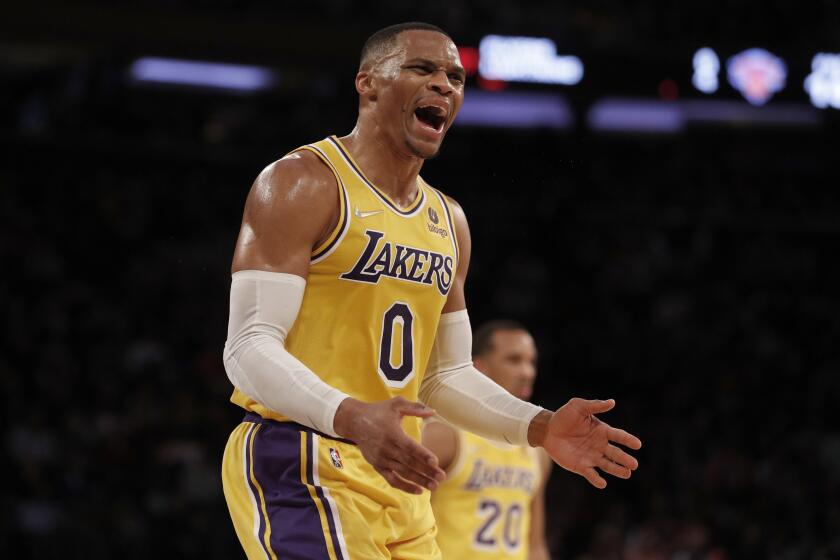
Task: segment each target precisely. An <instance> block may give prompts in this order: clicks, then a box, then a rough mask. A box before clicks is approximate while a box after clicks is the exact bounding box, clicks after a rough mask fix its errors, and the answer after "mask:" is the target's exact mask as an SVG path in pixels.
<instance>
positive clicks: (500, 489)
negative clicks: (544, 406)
mask: <svg viewBox="0 0 840 560" xmlns="http://www.w3.org/2000/svg"><path fill="white" fill-rule="evenodd" d="M472 356H473V364H474V365H475V368H476V369H477V370H479V371H481V372H482V373H484V374H485V375H486V376H487V377H489V378H490V379H492V380H493V381H495V382H496V383H498V384H499V385H500V386H501V387H503V388H504V389H505V390H507V391H508V392H509V393H511V394H512V395H515V396H516V397H519V398H520V399H522V400H528V398H530V396H531V392H532V389H533V386H534V379H535V378H536V374H537V368H536V365H537V348H536V346H535V345H534V339H533V338H532V337H531V335H530V334H529V333H528V331H527V330H525V327H523V326H522V325H520V324H519V323H516V322H514V321H492V322H490V323H486V324H485V325H482V326H481V327H480V328H479V329H478V330H476V332H475V337H474V338H473V350H472ZM423 445H424V446H426V447H427V448H428V449H429V450H431V451H432V453H434V454H435V455H436V456H437V458H438V461H439V463H438V464H439V465H440V468H442V469H443V470H445V471H446V474H447V478H446V480H445V481H443V482H442V483H441V484H440V486H439V487H438V489H437V490H435V491H434V492H433V493H432V510H433V511H434V513H435V521H436V522H437V526H438V534H437V542H438V545H439V546H440V549H441V552H442V553H443V557H444V558H475V559H487V560H490V559H494V560H507V559H528V560H548V559H549V555H548V547H547V546H546V542H545V501H544V493H545V483H546V482H547V480H548V475H549V473H550V470H551V459H549V457H548V456H547V455H546V454H545V453H543V452H541V451H540V450H538V449H537V448H534V447H530V446H515V445H510V444H508V443H504V442H499V441H493V440H489V439H485V438H482V437H480V436H477V435H475V434H471V433H469V432H465V431H463V430H458V429H456V428H453V427H452V426H450V425H449V424H446V423H444V422H440V421H438V420H437V419H434V418H433V419H429V420H428V421H427V422H426V424H425V425H424V427H423Z"/></svg>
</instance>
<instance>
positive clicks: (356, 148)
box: [222, 23, 641, 560]
mask: <svg viewBox="0 0 840 560" xmlns="http://www.w3.org/2000/svg"><path fill="white" fill-rule="evenodd" d="M355 85H356V90H357V92H358V93H359V117H358V120H357V123H356V127H355V128H354V129H353V131H352V132H351V133H350V134H348V135H347V136H344V137H341V138H338V137H335V136H331V137H329V138H326V139H324V140H321V141H319V142H315V143H314V144H309V145H306V146H303V147H301V148H299V149H297V150H294V151H293V152H291V153H290V154H288V155H286V156H285V157H283V158H282V159H280V160H278V161H276V162H274V163H273V164H271V165H269V166H268V167H267V168H266V169H265V170H263V171H262V172H261V173H260V175H259V176H258V177H257V179H256V181H255V182H254V185H253V187H252V188H251V192H250V194H249V195H248V199H247V201H246V203H245V211H244V216H243V220H242V227H241V229H240V232H239V238H238V240H237V244H236V249H235V252H234V257H233V265H232V271H233V277H232V281H231V293H230V321H229V325H228V338H227V342H226V344H225V353H224V360H225V369H226V371H227V374H228V377H229V378H230V380H231V382H232V383H233V385H234V387H235V390H234V393H233V396H232V397H231V400H232V401H233V402H234V403H236V404H238V405H240V406H241V407H243V408H244V409H245V410H246V411H247V412H246V414H245V418H244V421H243V422H242V424H240V425H239V426H238V427H237V428H236V429H235V430H234V431H233V433H232V434H231V436H230V438H229V440H228V444H227V446H226V448H225V456H224V459H223V467H222V469H223V473H222V479H223V486H224V491H225V498H226V500H227V503H228V508H229V510H230V514H231V517H232V519H233V524H234V527H235V529H236V533H237V536H238V537H239V539H240V542H241V543H242V546H243V548H244V549H245V552H246V554H247V555H248V557H249V558H271V559H274V558H283V559H289V558H300V559H307V560H313V559H321V558H329V559H331V560H335V559H338V560H346V559H349V558H354V559H361V558H364V559H368V558H394V559H415V558H416V559H419V558H424V559H427V558H432V559H434V558H439V557H440V551H439V549H438V546H437V544H436V542H435V538H434V537H435V524H434V517H433V515H432V510H431V506H430V503H429V493H428V492H426V491H425V490H427V489H428V490H434V489H435V488H437V486H438V484H439V483H440V482H441V481H442V480H443V479H444V478H445V476H446V475H445V473H444V471H443V470H442V469H441V468H440V467H439V465H438V461H437V458H436V457H435V455H434V454H433V453H432V452H431V451H429V450H428V449H427V448H425V447H423V446H422V445H421V444H420V443H419V440H420V422H421V419H423V418H428V417H430V416H432V415H433V414H435V413H436V412H437V414H439V415H440V416H441V417H443V418H445V419H446V420H447V421H449V422H450V423H452V424H453V425H456V426H459V427H461V428H463V429H466V430H470V431H473V432H475V433H478V434H480V435H482V436H485V437H488V438H494V439H498V440H501V441H507V442H509V443H512V444H515V445H525V444H529V445H531V446H541V447H543V448H544V449H545V450H546V452H547V453H548V454H549V455H550V456H551V457H552V458H553V459H554V460H555V461H556V462H557V463H558V464H560V465H561V466H563V467H565V468H567V469H569V470H571V471H574V472H576V473H578V474H581V475H582V476H584V477H586V478H587V480H589V482H590V483H592V484H593V485H595V486H596V487H598V488H603V487H604V486H605V485H606V481H605V480H604V479H603V478H602V477H601V476H600V474H599V473H598V472H597V471H596V470H595V469H596V468H598V469H601V470H602V471H603V472H606V473H609V474H612V475H614V476H618V477H620V478H628V477H629V476H630V474H631V471H632V470H633V469H635V468H636V467H637V466H638V463H637V461H636V460H635V459H634V458H633V457H631V456H630V455H629V454H627V453H626V452H625V451H623V450H622V449H620V448H619V447H617V446H616V445H613V443H611V442H615V443H617V444H621V445H625V446H628V447H630V448H633V449H638V448H639V447H640V446H641V442H640V441H639V440H638V439H637V438H636V437H634V436H632V435H630V434H628V433H627V432H624V431H623V430H618V429H615V428H612V427H610V426H608V425H607V424H605V423H603V422H601V421H600V420H598V419H597V418H596V417H595V416H594V415H595V414H597V413H600V412H606V411H607V410H609V409H611V408H612V407H613V406H614V404H615V403H614V401H612V400H608V401H600V400H598V401H588V400H582V399H572V400H571V401H569V403H567V404H566V405H565V406H563V407H562V408H560V409H559V410H557V411H556V412H553V413H552V412H550V411H546V410H543V409H542V408H540V407H537V406H534V405H532V404H530V403H527V402H524V401H521V400H519V399H517V398H515V397H513V396H512V395H510V394H509V393H508V392H507V391H505V390H504V389H502V388H501V387H499V386H498V385H496V384H495V383H493V382H492V381H491V380H490V379H489V378H487V377H486V376H484V375H482V374H481V373H479V372H478V371H476V370H475V369H474V368H473V366H472V361H471V359H470V358H471V356H470V348H471V336H472V335H471V330H470V324H469V318H468V315H467V311H466V305H465V302H464V281H465V279H466V275H467V268H468V266H469V259H470V234H469V228H468V227H467V221H466V219H465V217H464V212H463V211H462V210H461V208H460V207H459V206H458V205H457V204H456V203H455V202H454V201H452V200H451V199H449V198H447V197H445V196H444V195H443V194H441V193H440V191H438V190H437V189H434V188H432V187H431V186H430V185H428V184H427V183H426V182H425V181H423V179H422V178H421V177H420V175H419V172H420V168H421V167H422V165H423V162H424V161H425V160H426V159H428V158H431V157H433V156H435V155H436V154H437V153H438V150H439V149H440V146H441V142H442V141H443V137H444V135H445V133H446V131H447V130H448V129H449V127H450V126H451V124H452V121H453V120H454V119H455V115H456V114H457V113H458V109H459V108H460V106H461V102H462V101H463V95H464V69H463V67H462V66H461V63H460V60H459V57H458V51H457V49H456V47H455V44H454V43H453V42H452V40H451V39H450V38H449V36H448V35H446V33H445V32H443V31H441V30H440V29H438V28H436V27H434V26H430V25H427V24H420V23H411V24H403V25H398V26H393V27H389V28H386V29H383V30H381V31H379V32H377V33H375V34H373V35H372V36H371V37H370V38H369V39H368V41H367V42H366V43H365V46H364V47H363V49H362V56H361V62H360V66H359V71H358V73H357V74H356V80H355Z"/></svg>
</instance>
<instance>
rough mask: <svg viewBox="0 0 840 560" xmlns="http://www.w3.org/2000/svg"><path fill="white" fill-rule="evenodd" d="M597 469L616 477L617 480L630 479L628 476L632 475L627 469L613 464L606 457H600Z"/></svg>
mask: <svg viewBox="0 0 840 560" xmlns="http://www.w3.org/2000/svg"><path fill="white" fill-rule="evenodd" d="M598 468H599V469H601V470H602V471H604V472H605V473H607V474H611V475H613V476H617V477H618V478H630V475H631V474H632V471H631V470H630V469H628V468H627V467H623V466H621V465H619V464H617V463H613V462H612V461H610V460H609V459H607V458H606V457H602V458H601V460H600V461H598Z"/></svg>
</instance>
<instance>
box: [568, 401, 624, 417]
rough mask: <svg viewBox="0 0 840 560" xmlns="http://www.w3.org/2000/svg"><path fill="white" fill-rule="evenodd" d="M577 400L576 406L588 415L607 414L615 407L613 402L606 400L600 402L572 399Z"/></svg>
mask: <svg viewBox="0 0 840 560" xmlns="http://www.w3.org/2000/svg"><path fill="white" fill-rule="evenodd" d="M572 400H577V401H578V404H579V405H580V406H581V407H583V409H584V410H585V411H586V412H588V413H589V414H600V413H602V412H607V411H608V410H611V409H612V408H613V407H614V406H615V400H613V399H607V400H605V401H602V400H597V399H596V400H586V399H572Z"/></svg>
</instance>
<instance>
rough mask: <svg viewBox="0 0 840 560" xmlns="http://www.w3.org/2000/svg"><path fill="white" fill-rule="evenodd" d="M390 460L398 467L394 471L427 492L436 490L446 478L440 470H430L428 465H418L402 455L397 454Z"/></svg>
mask: <svg viewBox="0 0 840 560" xmlns="http://www.w3.org/2000/svg"><path fill="white" fill-rule="evenodd" d="M391 460H393V461H394V462H395V463H397V464H398V465H399V467H398V468H396V467H395V469H394V470H396V471H397V472H398V473H400V474H402V475H403V476H405V477H406V478H409V479H410V480H413V481H415V482H417V483H418V484H421V485H423V486H425V487H426V488H428V489H429V490H435V489H437V487H438V484H439V483H440V482H443V480H444V479H445V478H446V473H445V472H444V471H442V470H440V469H435V470H431V469H429V467H428V465H418V464H417V463H416V462H414V461H411V460H410V458H408V457H406V456H405V455H402V454H397V455H395V456H393V457H391ZM403 473H406V474H403ZM407 475H410V476H407Z"/></svg>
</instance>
